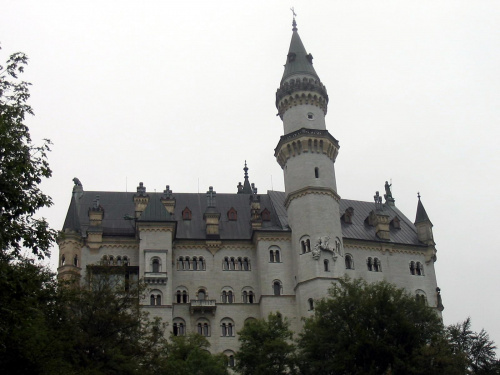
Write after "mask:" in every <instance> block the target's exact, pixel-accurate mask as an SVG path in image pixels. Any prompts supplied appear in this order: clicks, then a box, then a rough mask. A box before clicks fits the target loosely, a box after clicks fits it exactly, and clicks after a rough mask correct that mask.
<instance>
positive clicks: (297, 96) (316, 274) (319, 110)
mask: <svg viewBox="0 0 500 375" xmlns="http://www.w3.org/2000/svg"><path fill="white" fill-rule="evenodd" d="M292 30H293V34H292V40H291V43H290V49H289V51H288V55H287V60H286V64H285V72H284V74H283V78H282V79H281V83H280V87H279V88H278V90H277V92H276V107H277V108H278V111H279V115H280V117H281V119H282V120H283V128H284V135H283V136H282V137H281V138H280V141H279V143H278V146H277V147H276V149H275V156H276V159H277V161H278V163H279V164H280V166H281V168H282V169H283V172H284V176H285V194H286V199H285V206H286V209H287V214H288V222H289V225H290V228H291V230H292V251H293V254H291V258H292V259H293V262H294V277H295V280H294V283H295V293H296V298H297V306H298V309H299V314H300V315H302V316H304V315H307V311H308V310H309V311H310V310H312V307H313V306H312V305H311V303H313V301H314V299H315V298H320V297H322V296H324V295H325V292H326V290H327V289H328V287H329V286H330V285H331V282H332V279H333V278H336V277H338V276H340V275H342V274H343V270H344V261H343V255H344V254H343V246H342V230H341V226H340V213H339V200H340V197H339V195H338V194H337V186H336V182H335V169H334V163H335V159H336V157H337V154H338V150H339V144H338V141H337V140H336V139H335V138H334V137H333V136H332V135H331V134H330V133H329V132H328V130H326V124H325V115H326V112H327V105H328V94H327V92H326V88H325V86H324V85H323V84H322V83H321V81H320V79H319V77H318V75H317V74H316V71H315V70H314V67H313V62H312V59H313V58H312V55H311V54H308V53H307V52H306V49H305V48H304V45H303V44H302V41H301V39H300V36H299V34H298V32H297V24H296V22H295V19H294V20H293V29H292Z"/></svg>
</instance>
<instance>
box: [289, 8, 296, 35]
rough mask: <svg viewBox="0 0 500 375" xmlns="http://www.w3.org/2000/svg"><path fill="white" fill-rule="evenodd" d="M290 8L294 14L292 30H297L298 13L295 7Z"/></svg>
mask: <svg viewBox="0 0 500 375" xmlns="http://www.w3.org/2000/svg"><path fill="white" fill-rule="evenodd" d="M290 10H291V11H292V14H293V22H292V26H293V27H292V31H297V22H295V17H297V14H296V13H295V9H294V7H291V8H290Z"/></svg>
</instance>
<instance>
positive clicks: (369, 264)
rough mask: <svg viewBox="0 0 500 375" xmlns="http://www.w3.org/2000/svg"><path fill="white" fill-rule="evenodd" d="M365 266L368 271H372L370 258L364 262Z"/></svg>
mask: <svg viewBox="0 0 500 375" xmlns="http://www.w3.org/2000/svg"><path fill="white" fill-rule="evenodd" d="M366 266H367V267H368V271H373V260H372V258H368V259H367V260H366Z"/></svg>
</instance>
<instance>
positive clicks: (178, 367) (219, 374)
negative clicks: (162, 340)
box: [153, 333, 228, 375]
mask: <svg viewBox="0 0 500 375" xmlns="http://www.w3.org/2000/svg"><path fill="white" fill-rule="evenodd" d="M209 347H210V344H209V342H208V341H207V339H206V338H205V337H203V336H201V335H198V334H196V333H193V334H190V335H188V336H171V338H170V342H169V343H168V344H167V345H166V347H165V350H164V351H163V352H162V353H161V355H160V356H158V357H157V358H156V366H155V369H154V372H153V373H155V374H156V373H158V374H159V373H161V374H176V375H227V374H228V371H227V359H226V356H225V355H224V354H216V355H212V354H210V352H209V351H208V348H209Z"/></svg>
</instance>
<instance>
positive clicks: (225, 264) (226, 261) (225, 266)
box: [224, 257, 229, 270]
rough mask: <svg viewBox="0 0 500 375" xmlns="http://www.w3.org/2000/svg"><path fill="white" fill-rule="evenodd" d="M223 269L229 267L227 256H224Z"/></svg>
mask: <svg viewBox="0 0 500 375" xmlns="http://www.w3.org/2000/svg"><path fill="white" fill-rule="evenodd" d="M224 269H226V270H228V269H229V258H228V257H225V258H224Z"/></svg>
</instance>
